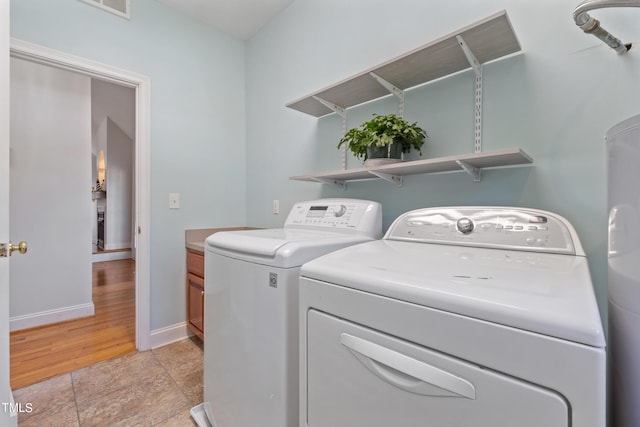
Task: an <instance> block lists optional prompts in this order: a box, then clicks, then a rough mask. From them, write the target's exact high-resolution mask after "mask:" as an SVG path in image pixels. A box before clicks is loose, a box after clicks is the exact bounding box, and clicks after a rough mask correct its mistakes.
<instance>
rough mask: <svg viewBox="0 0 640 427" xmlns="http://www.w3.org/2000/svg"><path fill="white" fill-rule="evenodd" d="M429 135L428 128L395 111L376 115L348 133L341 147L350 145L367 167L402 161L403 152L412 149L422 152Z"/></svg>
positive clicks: (342, 140)
mask: <svg viewBox="0 0 640 427" xmlns="http://www.w3.org/2000/svg"><path fill="white" fill-rule="evenodd" d="M426 136H427V133H426V132H425V130H424V129H422V128H421V127H419V126H418V125H417V123H415V122H414V123H413V124H409V123H408V122H407V121H406V120H404V119H403V118H401V117H398V116H396V115H395V114H387V115H386V116H381V115H379V114H374V115H373V119H371V120H369V121H368V122H364V123H362V124H361V125H360V127H357V128H353V129H350V130H349V131H348V132H347V133H345V134H344V136H343V137H342V139H340V142H339V143H338V148H340V147H341V146H342V145H343V144H347V148H348V149H349V150H350V151H351V152H352V153H353V154H354V155H355V156H356V157H358V158H361V157H363V158H364V164H365V166H375V165H380V164H385V163H392V162H399V161H401V160H400V159H401V155H402V153H408V152H409V151H411V149H415V150H418V151H419V152H420V154H422V144H424V139H425V138H426Z"/></svg>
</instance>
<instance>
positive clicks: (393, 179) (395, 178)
mask: <svg viewBox="0 0 640 427" xmlns="http://www.w3.org/2000/svg"><path fill="white" fill-rule="evenodd" d="M369 173H370V174H372V175H375V176H377V177H378V178H381V179H384V180H385V181H388V182H390V183H392V184H396V185H397V186H398V187H402V175H392V174H390V173H384V172H377V171H369Z"/></svg>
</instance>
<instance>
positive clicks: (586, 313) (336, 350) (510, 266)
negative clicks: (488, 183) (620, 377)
mask: <svg viewBox="0 0 640 427" xmlns="http://www.w3.org/2000/svg"><path fill="white" fill-rule="evenodd" d="M300 325H301V326H300V365H301V366H300V426H309V427H353V426H367V427H388V426H394V427H409V426H412V427H413V426H417V425H429V426H433V427H467V426H482V427H489V426H490V427H513V426H518V427H527V426H530V427H534V426H535V427H560V426H562V427H569V426H580V427H603V426H604V425H605V424H606V423H605V406H606V405H605V395H606V379H605V377H606V356H605V340H604V335H603V330H602V323H601V319H600V314H599V312H598V307H597V304H596V299H595V296H594V292H593V288H592V283H591V279H590V274H589V268H588V265H587V259H586V257H585V254H584V252H583V250H582V247H581V245H580V241H579V240H578V236H577V235H576V233H575V230H574V229H573V227H572V226H571V225H570V224H569V223H568V222H567V221H566V220H565V219H564V218H562V217H560V216H558V215H555V214H552V213H549V212H544V211H539V210H533V209H521V208H506V207H449V208H429V209H421V210H416V211H412V212H408V213H406V214H404V215H402V216H400V217H399V218H398V219H397V220H396V221H395V222H394V223H393V224H392V226H391V227H390V229H389V230H388V232H387V233H386V235H385V237H384V238H383V239H382V240H378V241H375V242H369V243H364V244H362V245H358V246H353V247H350V248H346V249H342V250H339V251H336V252H333V253H331V254H328V255H325V256H323V257H320V258H317V259H315V260H313V261H310V262H308V263H306V264H305V265H304V266H303V267H302V270H301V279H300Z"/></svg>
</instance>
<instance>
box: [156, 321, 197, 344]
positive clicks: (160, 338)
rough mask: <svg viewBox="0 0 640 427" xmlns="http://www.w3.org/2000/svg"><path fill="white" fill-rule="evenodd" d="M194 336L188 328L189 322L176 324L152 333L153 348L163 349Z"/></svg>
mask: <svg viewBox="0 0 640 427" xmlns="http://www.w3.org/2000/svg"><path fill="white" fill-rule="evenodd" d="M191 335H193V334H192V333H191V332H189V329H188V328H187V322H182V323H176V324H174V325H171V326H167V327H165V328H160V329H155V330H153V331H151V348H152V349H153V348H158V347H162V346H164V345H167V344H171V343H172V342H176V341H180V340H183V339H185V338H189V337H190V336H191Z"/></svg>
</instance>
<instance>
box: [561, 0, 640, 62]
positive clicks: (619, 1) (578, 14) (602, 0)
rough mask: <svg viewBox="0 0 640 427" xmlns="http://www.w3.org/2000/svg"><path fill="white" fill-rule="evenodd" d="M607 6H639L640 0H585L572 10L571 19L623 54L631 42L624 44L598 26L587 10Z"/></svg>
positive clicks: (588, 32)
mask: <svg viewBox="0 0 640 427" xmlns="http://www.w3.org/2000/svg"><path fill="white" fill-rule="evenodd" d="M608 7H640V0H586V1H583V2H582V3H580V4H579V5H578V7H576V8H575V10H574V11H573V20H574V21H575V23H576V25H577V26H578V27H580V28H581V29H582V31H584V32H585V33H587V34H593V35H594V36H596V37H597V38H599V39H600V40H602V41H603V42H605V43H606V44H607V45H608V46H609V47H610V48H612V49H613V50H615V51H616V52H618V53H619V54H620V55H624V54H625V53H626V52H627V51H628V50H629V49H631V43H627V44H624V43H622V42H621V41H620V40H619V39H618V38H616V37H615V36H613V35H612V34H611V33H609V32H608V31H607V30H605V29H604V28H602V27H601V26H600V21H598V20H597V19H595V18H593V17H591V16H590V15H589V13H588V12H589V11H591V10H594V9H603V8H608Z"/></svg>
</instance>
